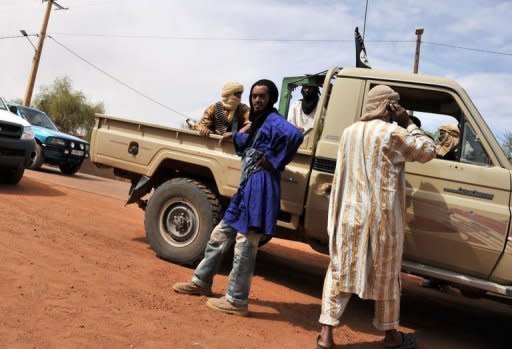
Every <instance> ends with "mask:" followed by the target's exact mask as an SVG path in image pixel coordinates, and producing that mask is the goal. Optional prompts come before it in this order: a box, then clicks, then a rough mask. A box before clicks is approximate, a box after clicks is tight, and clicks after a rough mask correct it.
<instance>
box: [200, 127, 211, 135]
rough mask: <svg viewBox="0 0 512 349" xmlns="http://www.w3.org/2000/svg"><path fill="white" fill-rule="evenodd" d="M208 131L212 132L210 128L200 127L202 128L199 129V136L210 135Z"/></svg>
mask: <svg viewBox="0 0 512 349" xmlns="http://www.w3.org/2000/svg"><path fill="white" fill-rule="evenodd" d="M210 133H212V131H211V130H210V129H208V128H202V129H200V130H199V134H200V135H201V136H205V137H207V136H209V135H210Z"/></svg>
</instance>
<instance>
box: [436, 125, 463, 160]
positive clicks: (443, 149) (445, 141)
mask: <svg viewBox="0 0 512 349" xmlns="http://www.w3.org/2000/svg"><path fill="white" fill-rule="evenodd" d="M441 130H442V131H444V137H442V138H440V143H439V145H437V147H436V152H437V155H439V156H445V155H446V154H447V153H449V152H450V151H451V150H453V149H455V148H456V147H457V145H458V144H459V139H460V131H459V127H458V126H457V125H454V124H446V125H442V126H441V127H439V131H441Z"/></svg>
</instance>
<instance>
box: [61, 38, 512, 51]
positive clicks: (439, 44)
mask: <svg viewBox="0 0 512 349" xmlns="http://www.w3.org/2000/svg"><path fill="white" fill-rule="evenodd" d="M53 35H63V36H74V37H103V38H118V39H158V40H184V41H253V42H290V43H293V42H297V43H301V42H302V43H312V42H318V43H321V42H325V43H344V42H349V43H352V42H353V41H354V39H293V38H292V39H279V38H243V37H241V38H236V37H232V38H228V37H209V36H173V35H137V34H92V33H53ZM366 42H371V43H377V44H404V43H415V42H416V40H377V39H375V40H366ZM422 43H424V44H427V45H431V46H442V47H450V48H455V49H460V50H467V51H474V52H480V53H489V54H496V55H504V56H512V53H510V52H503V51H497V50H488V49H481V48H475V47H466V46H460V45H453V44H447V43H442V42H435V41H422Z"/></svg>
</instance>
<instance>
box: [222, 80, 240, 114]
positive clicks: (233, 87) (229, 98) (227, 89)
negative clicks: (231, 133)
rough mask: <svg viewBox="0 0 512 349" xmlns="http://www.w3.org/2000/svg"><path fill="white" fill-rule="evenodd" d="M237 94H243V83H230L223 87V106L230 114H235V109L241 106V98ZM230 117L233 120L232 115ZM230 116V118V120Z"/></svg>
mask: <svg viewBox="0 0 512 349" xmlns="http://www.w3.org/2000/svg"><path fill="white" fill-rule="evenodd" d="M237 92H240V93H243V92H244V85H242V84H241V83H238V82H234V81H228V82H226V83H225V84H224V86H223V87H222V92H221V94H220V95H221V97H222V99H221V101H222V106H223V107H224V109H226V110H228V111H229V112H230V113H229V114H232V113H234V111H235V109H236V108H237V107H238V105H239V104H240V100H241V98H240V97H238V96H235V93H237ZM229 116H231V118H232V115H229ZM229 116H228V118H229Z"/></svg>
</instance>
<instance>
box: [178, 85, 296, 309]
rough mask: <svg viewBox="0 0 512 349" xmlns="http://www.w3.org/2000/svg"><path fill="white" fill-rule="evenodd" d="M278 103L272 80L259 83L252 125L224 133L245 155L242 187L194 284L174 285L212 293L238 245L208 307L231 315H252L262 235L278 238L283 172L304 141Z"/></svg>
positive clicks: (180, 289) (209, 246) (252, 100)
mask: <svg viewBox="0 0 512 349" xmlns="http://www.w3.org/2000/svg"><path fill="white" fill-rule="evenodd" d="M277 99H278V91H277V87H276V85H275V84H274V83H273V82H272V81H270V80H265V79H263V80H259V81H257V82H256V83H254V85H253V86H252V88H251V95H250V97H249V101H250V104H251V112H250V117H249V119H250V121H251V124H250V127H249V126H246V127H244V128H243V129H242V130H241V131H240V132H233V133H232V134H231V133H229V132H226V133H225V134H224V136H223V137H225V138H227V137H231V136H232V137H233V143H234V146H235V150H236V152H237V154H238V155H240V156H241V157H242V173H241V175H240V186H239V188H238V190H237V192H236V193H235V195H233V197H232V198H231V201H230V203H229V207H228V208H227V210H226V212H225V214H224V217H223V219H222V220H221V221H220V223H219V224H218V225H217V226H216V227H215V228H214V229H213V231H212V234H211V236H210V240H209V241H208V244H207V246H206V249H205V253H204V258H203V260H202V261H201V262H200V263H199V265H198V266H197V268H196V270H195V271H194V275H193V276H192V280H190V281H189V282H179V283H176V284H174V286H173V289H174V291H175V292H177V293H182V294H189V295H207V296H208V295H211V287H212V283H213V277H214V276H215V272H216V267H217V265H218V264H219V262H220V261H221V260H222V257H223V255H224V254H225V252H226V250H227V249H228V248H229V246H230V245H231V244H232V243H233V242H235V254H234V259H233V267H232V269H231V272H230V274H229V281H228V286H227V291H226V294H225V296H223V297H221V298H210V299H209V300H208V302H207V306H208V307H209V308H211V309H213V310H216V311H220V312H224V313H227V314H234V315H240V316H246V315H247V314H248V298H249V290H250V287H251V280H252V275H253V273H254V266H255V262H256V253H257V251H258V243H259V241H260V238H261V237H262V235H264V234H265V235H273V234H274V229H275V225H276V222H277V216H278V214H279V208H280V207H279V206H280V204H279V203H280V198H281V184H280V183H281V171H283V170H284V167H285V165H286V164H288V163H289V162H290V161H291V160H292V157H293V155H294V154H295V152H296V151H297V149H298V148H299V146H300V144H301V143H302V139H303V136H302V133H301V132H300V131H299V130H298V129H297V128H296V127H295V126H293V125H292V124H290V123H289V122H288V121H286V119H285V118H284V117H283V116H281V115H279V114H278V112H277V110H276V109H275V108H274V104H275V103H276V102H277Z"/></svg>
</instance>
